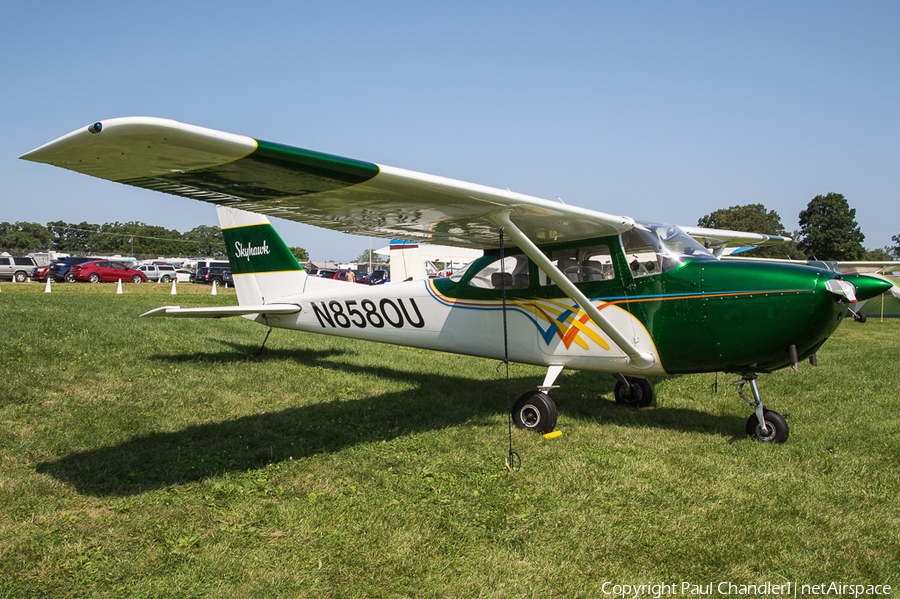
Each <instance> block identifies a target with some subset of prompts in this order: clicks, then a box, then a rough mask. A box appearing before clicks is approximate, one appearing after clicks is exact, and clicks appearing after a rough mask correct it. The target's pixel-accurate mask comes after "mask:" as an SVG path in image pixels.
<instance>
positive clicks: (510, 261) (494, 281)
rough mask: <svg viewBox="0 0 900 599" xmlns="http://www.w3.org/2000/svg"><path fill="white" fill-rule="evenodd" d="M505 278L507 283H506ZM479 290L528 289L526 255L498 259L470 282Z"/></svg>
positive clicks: (480, 271)
mask: <svg viewBox="0 0 900 599" xmlns="http://www.w3.org/2000/svg"><path fill="white" fill-rule="evenodd" d="M504 278H505V283H504ZM469 285H471V286H472V287H477V288H479V289H502V288H503V287H505V288H506V289H526V288H527V287H528V258H526V257H525V255H524V254H517V255H514V256H506V257H505V258H503V261H502V263H501V260H500V258H497V259H496V260H494V261H493V262H491V263H490V264H488V265H487V266H485V267H484V268H482V269H481V270H479V271H478V272H477V273H476V274H475V276H473V277H472V278H471V280H469Z"/></svg>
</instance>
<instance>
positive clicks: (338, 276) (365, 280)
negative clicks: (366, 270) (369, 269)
mask: <svg viewBox="0 0 900 599" xmlns="http://www.w3.org/2000/svg"><path fill="white" fill-rule="evenodd" d="M348 272H353V282H354V283H359V284H361V285H368V284H369V277H366V276H364V275H362V274H361V273H359V272H357V271H355V270H354V271H349V270H339V271H337V272H336V273H334V277H332V278H333V279H335V280H336V281H346V280H347V273H348Z"/></svg>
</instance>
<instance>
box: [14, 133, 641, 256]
mask: <svg viewBox="0 0 900 599" xmlns="http://www.w3.org/2000/svg"><path fill="white" fill-rule="evenodd" d="M21 158H23V159H25V160H31V161H34V162H43V163H48V164H53V165H55V166H59V167H62V168H67V169H70V170H74V171H77V172H80V173H84V174H87V175H91V176H94V177H99V178H101V179H107V180H110V181H116V182H119V183H124V184H127V185H134V186H137V187H143V188H147V189H153V190H156V191H162V192H167V193H171V194H175V195H181V196H185V197H189V198H194V199H197V200H203V201H206V202H211V203H213V204H219V205H226V206H229V207H232V208H239V209H241V210H246V211H249V212H256V213H262V214H266V215H269V216H276V217H279V218H284V219H286V220H292V221H298V222H303V223H307V224H310V225H315V226H319V227H324V228H327V229H334V230H338V231H343V232H346V233H353V234H357V235H368V236H374V237H386V238H395V239H404V240H409V241H419V242H426V243H432V244H437V245H452V246H459V247H467V248H476V249H486V248H492V247H496V246H497V238H498V226H497V225H496V224H495V223H496V222H497V221H496V218H491V217H492V216H493V215H495V214H496V213H500V212H504V213H508V215H509V219H510V221H511V222H512V223H514V224H515V226H516V227H518V229H519V230H521V231H522V232H523V233H524V234H525V235H526V236H527V237H528V239H530V240H531V241H532V242H533V243H534V244H536V245H540V244H545V243H558V242H566V241H578V240H581V239H589V238H593V237H600V236H604V235H613V234H618V233H621V232H623V231H626V230H628V229H631V228H632V227H633V226H634V221H633V220H632V219H631V218H629V217H626V216H614V215H610V214H605V213H602V212H596V211H593V210H586V209H581V208H577V207H575V206H570V205H566V204H560V203H558V202H551V201H548V200H543V199H540V198H535V197H531V196H527V195H523V194H519V193H515V192H512V191H508V190H502V189H497V188H492V187H486V186H483V185H476V184H472V183H466V182H463V181H457V180H453V179H447V178H444V177H437V176H432V175H426V174H422V173H417V172H413V171H408V170H403V169H399V168H393V167H389V166H383V165H379V164H374V163H371V162H363V161H359V160H353V159H348V158H341V157H338V156H332V155H329V154H322V153H319V152H313V151H310V150H304V149H300V148H294V147H290V146H284V145H280V144H275V143H270V142H265V141H260V140H256V139H253V138H250V137H245V136H242V135H234V134H230V133H223V132H220V131H214V130H212V129H206V128H203V127H196V126H193V125H186V124H183V123H179V122H176V121H172V120H167V119H158V118H150V117H129V118H118V119H111V120H106V121H101V122H98V123H94V124H93V125H90V126H89V127H84V128H82V129H79V130H77V131H73V132H72V133H70V134H68V135H65V136H63V137H60V138H59V139H57V140H55V141H52V142H50V143H48V144H45V145H43V146H41V147H39V148H37V149H35V150H33V151H31V152H28V153H26V154H24V155H22V156H21Z"/></svg>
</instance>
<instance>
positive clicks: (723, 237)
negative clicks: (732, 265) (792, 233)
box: [679, 226, 791, 258]
mask: <svg viewBox="0 0 900 599" xmlns="http://www.w3.org/2000/svg"><path fill="white" fill-rule="evenodd" d="M679 228H680V229H681V230H682V231H684V232H685V233H687V234H688V235H690V236H691V237H693V238H694V239H696V240H697V241H699V242H701V243H702V244H703V245H705V246H706V247H707V248H709V249H710V251H712V253H713V254H715V256H716V257H717V258H718V257H721V256H722V254H723V253H724V252H725V248H726V247H732V246H735V245H752V246H760V245H776V244H779V243H786V242H788V241H790V240H791V238H790V237H780V236H778V235H763V234H762V233H744V232H742V231H727V230H725V229H707V228H705V227H684V226H681V227H679Z"/></svg>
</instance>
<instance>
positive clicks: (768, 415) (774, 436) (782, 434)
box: [747, 410, 788, 443]
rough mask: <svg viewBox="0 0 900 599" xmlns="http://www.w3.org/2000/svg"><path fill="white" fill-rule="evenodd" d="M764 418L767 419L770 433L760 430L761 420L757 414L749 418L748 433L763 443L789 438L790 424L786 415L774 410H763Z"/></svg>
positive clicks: (781, 441)
mask: <svg viewBox="0 0 900 599" xmlns="http://www.w3.org/2000/svg"><path fill="white" fill-rule="evenodd" d="M763 419H764V420H765V421H766V428H767V429H769V431H768V434H762V432H760V430H759V420H758V419H757V418H756V414H753V415H752V416H750V418H748V419H747V434H748V435H749V436H750V438H751V439H753V440H754V441H761V442H763V443H784V442H785V441H787V438H788V425H787V421H786V420H785V419H784V416H782V415H781V414H779V413H778V412H773V411H772V410H763Z"/></svg>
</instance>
